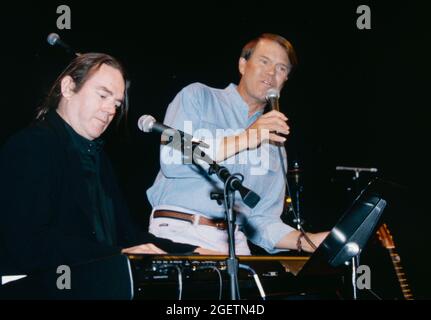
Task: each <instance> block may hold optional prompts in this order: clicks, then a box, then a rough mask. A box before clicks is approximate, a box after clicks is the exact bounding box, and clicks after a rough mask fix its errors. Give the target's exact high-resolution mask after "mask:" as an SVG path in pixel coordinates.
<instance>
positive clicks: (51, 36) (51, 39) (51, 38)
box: [46, 33, 60, 46]
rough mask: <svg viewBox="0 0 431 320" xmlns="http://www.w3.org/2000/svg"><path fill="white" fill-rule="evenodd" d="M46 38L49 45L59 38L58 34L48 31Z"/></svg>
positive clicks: (52, 44)
mask: <svg viewBox="0 0 431 320" xmlns="http://www.w3.org/2000/svg"><path fill="white" fill-rule="evenodd" d="M46 40H47V41H48V43H49V44H50V45H51V46H54V45H55V44H56V43H57V41H58V40H60V36H59V35H58V34H56V33H50V34H49V35H48V37H47V38H46Z"/></svg>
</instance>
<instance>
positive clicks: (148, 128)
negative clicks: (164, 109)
mask: <svg viewBox="0 0 431 320" xmlns="http://www.w3.org/2000/svg"><path fill="white" fill-rule="evenodd" d="M138 128H139V130H141V131H143V132H147V133H148V132H157V133H160V134H165V135H167V136H169V137H173V136H175V135H176V134H179V135H180V136H181V138H182V139H184V140H187V141H191V142H192V143H196V144H199V145H200V146H202V147H204V148H209V145H207V144H206V143H205V142H202V141H200V140H198V139H196V138H194V137H193V136H192V135H190V134H188V133H185V132H183V131H181V130H177V129H174V128H171V127H169V126H167V125H164V124H163V123H160V122H157V121H156V119H155V118H154V117H153V116H150V115H143V116H141V117H140V118H139V120H138Z"/></svg>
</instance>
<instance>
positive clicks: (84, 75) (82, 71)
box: [36, 53, 130, 123]
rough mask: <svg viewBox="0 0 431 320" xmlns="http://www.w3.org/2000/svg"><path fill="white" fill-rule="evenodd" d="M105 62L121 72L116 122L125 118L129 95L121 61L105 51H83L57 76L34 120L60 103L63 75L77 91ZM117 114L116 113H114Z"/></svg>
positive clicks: (41, 118) (38, 119)
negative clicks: (121, 101) (122, 91)
mask: <svg viewBox="0 0 431 320" xmlns="http://www.w3.org/2000/svg"><path fill="white" fill-rule="evenodd" d="M103 64H106V65H108V66H110V67H113V68H115V69H117V70H118V71H120V72H121V74H122V76H123V79H124V82H125V90H124V91H125V92H124V100H123V103H122V106H121V109H120V111H119V112H118V117H117V122H118V123H119V122H120V120H121V119H122V118H123V117H124V118H126V120H127V114H128V111H129V97H128V89H129V86H130V82H129V81H128V80H127V79H126V72H125V69H124V67H123V66H122V65H121V63H120V62H119V61H118V60H117V59H115V58H114V57H111V56H110V55H108V54H105V53H84V54H81V55H79V56H78V57H76V58H75V59H73V60H72V62H71V63H70V64H69V65H68V66H67V67H66V69H65V70H64V71H63V72H62V73H61V74H60V75H59V76H58V78H57V79H56V80H55V82H54V84H53V85H52V87H51V89H50V90H49V92H48V95H47V96H46V98H45V100H44V102H43V104H42V105H41V106H40V107H39V108H37V110H36V121H40V120H43V119H44V118H45V115H46V114H47V113H48V112H49V111H51V110H56V109H57V108H58V105H59V103H60V100H61V97H62V94H61V81H62V80H63V78H64V77H66V76H70V77H71V78H72V79H73V81H74V83H75V89H74V92H79V90H80V89H81V88H82V86H83V85H84V84H85V82H86V81H87V80H88V79H89V78H90V77H91V76H92V75H93V74H94V73H95V72H96V71H97V70H99V68H100V67H101V66H102V65H103ZM116 116H117V114H116Z"/></svg>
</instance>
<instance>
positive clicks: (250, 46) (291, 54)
mask: <svg viewBox="0 0 431 320" xmlns="http://www.w3.org/2000/svg"><path fill="white" fill-rule="evenodd" d="M263 39H267V40H270V41H274V42H276V43H278V44H279V45H280V46H281V47H282V48H283V49H284V50H285V51H286V53H287V56H288V58H289V62H290V65H291V70H290V71H292V69H293V68H294V67H295V66H296V65H297V64H298V58H297V56H296V52H295V49H294V48H293V46H292V44H291V43H290V42H289V41H288V40H286V39H285V38H283V37H282V36H280V35H278V34H273V33H263V34H261V35H260V36H259V37H257V38H255V39H253V40H251V41H250V42H248V43H247V44H246V45H245V46H244V48H243V49H242V52H241V58H244V59H245V60H248V59H250V57H251V55H252V54H253V52H254V50H255V49H256V46H257V44H258V43H259V41H260V40H263Z"/></svg>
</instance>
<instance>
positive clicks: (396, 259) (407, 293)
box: [388, 248, 413, 300]
mask: <svg viewBox="0 0 431 320" xmlns="http://www.w3.org/2000/svg"><path fill="white" fill-rule="evenodd" d="M388 250H389V254H390V255H391V260H392V264H393V266H394V269H395V273H396V275H397V278H398V282H399V283H400V287H401V291H402V292H403V296H404V299H406V300H413V294H412V292H411V290H410V288H409V285H408V283H407V278H406V274H405V272H404V269H403V267H402V266H401V258H400V256H399V254H398V253H397V252H396V251H395V248H390V249H388Z"/></svg>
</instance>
